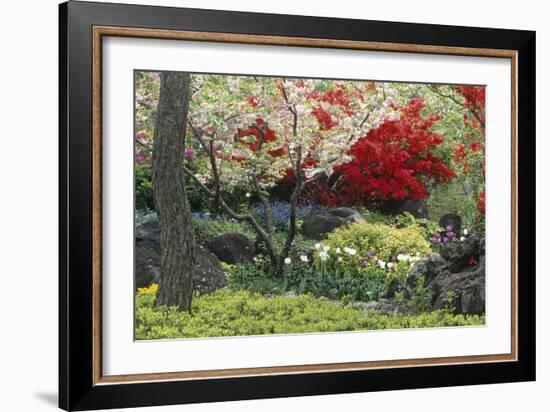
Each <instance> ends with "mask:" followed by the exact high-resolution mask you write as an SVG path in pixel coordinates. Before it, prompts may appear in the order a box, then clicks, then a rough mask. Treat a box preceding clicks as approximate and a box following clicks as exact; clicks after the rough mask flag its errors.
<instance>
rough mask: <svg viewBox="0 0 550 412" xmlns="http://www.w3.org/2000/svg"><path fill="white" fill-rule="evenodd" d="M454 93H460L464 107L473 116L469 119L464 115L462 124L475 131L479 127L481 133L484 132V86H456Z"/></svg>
mask: <svg viewBox="0 0 550 412" xmlns="http://www.w3.org/2000/svg"><path fill="white" fill-rule="evenodd" d="M456 91H457V92H458V93H460V94H461V95H462V96H463V97H464V99H465V100H466V102H465V103H464V107H465V108H466V109H468V110H470V112H471V113H472V115H473V119H469V118H468V116H467V115H464V124H466V125H467V126H469V127H470V128H471V129H473V130H475V129H478V128H479V127H481V129H482V133H484V130H485V87H484V86H457V88H456Z"/></svg>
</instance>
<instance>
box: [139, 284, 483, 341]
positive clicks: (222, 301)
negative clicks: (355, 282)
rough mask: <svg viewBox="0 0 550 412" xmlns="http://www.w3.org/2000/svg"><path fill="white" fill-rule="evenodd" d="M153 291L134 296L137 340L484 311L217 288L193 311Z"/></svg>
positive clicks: (406, 322)
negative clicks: (382, 307) (394, 308)
mask: <svg viewBox="0 0 550 412" xmlns="http://www.w3.org/2000/svg"><path fill="white" fill-rule="evenodd" d="M154 301H155V294H154V293H150V292H147V291H142V292H139V293H138V294H137V296H136V339H137V340H144V339H176V338H199V337H217V336H247V335H269V334H281V333H309V332H336V331H352V330H379V329H402V328H426V327H444V326H468V325H482V324H484V323H485V318H484V316H477V315H473V316H463V315H452V314H447V313H442V312H431V313H422V314H420V315H405V314H399V315H386V314H381V313H379V312H374V311H370V312H364V311H361V310H359V309H353V308H347V307H342V306H341V305H339V304H337V303H333V302H330V301H328V300H326V299H316V298H314V297H313V296H311V295H301V296H296V297H284V296H275V297H264V296H262V295H260V294H257V293H251V292H246V291H239V292H232V291H230V290H227V289H221V290H218V291H216V292H214V293H211V294H204V295H200V296H197V297H195V298H194V299H193V304H192V310H191V314H189V313H187V312H180V311H178V310H177V308H176V307H161V308H155V307H154Z"/></svg>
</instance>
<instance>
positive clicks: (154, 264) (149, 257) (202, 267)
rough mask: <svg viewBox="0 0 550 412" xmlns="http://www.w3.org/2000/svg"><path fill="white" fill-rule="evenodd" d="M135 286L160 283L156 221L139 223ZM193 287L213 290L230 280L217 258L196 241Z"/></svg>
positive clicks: (207, 290)
mask: <svg viewBox="0 0 550 412" xmlns="http://www.w3.org/2000/svg"><path fill="white" fill-rule="evenodd" d="M135 250H136V266H135V280H136V282H135V284H136V288H143V287H147V286H149V285H150V284H151V283H158V282H159V278H160V228H159V225H158V223H157V222H150V223H145V224H143V225H140V226H138V227H136V249H135ZM195 252H196V257H195V258H196V265H195V268H196V271H195V275H194V278H193V283H194V289H195V290H196V291H198V292H200V293H207V292H213V291H214V290H217V289H220V288H222V287H224V286H225V285H226V284H227V277H226V275H225V272H224V271H223V269H222V267H221V265H220V262H219V260H218V258H217V257H216V256H215V255H214V254H213V253H211V252H210V251H209V250H208V249H206V248H205V247H203V246H202V245H197V248H196V249H195Z"/></svg>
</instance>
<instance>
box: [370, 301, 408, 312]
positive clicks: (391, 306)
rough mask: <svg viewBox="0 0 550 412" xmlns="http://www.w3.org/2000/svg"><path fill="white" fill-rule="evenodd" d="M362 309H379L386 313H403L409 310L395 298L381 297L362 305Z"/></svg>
mask: <svg viewBox="0 0 550 412" xmlns="http://www.w3.org/2000/svg"><path fill="white" fill-rule="evenodd" d="M361 309H362V310H377V311H380V312H384V313H401V312H408V309H407V307H406V306H403V305H399V304H398V303H397V302H396V301H395V300H393V299H386V298H381V299H379V300H375V301H372V302H368V303H366V304H364V305H362V306H361Z"/></svg>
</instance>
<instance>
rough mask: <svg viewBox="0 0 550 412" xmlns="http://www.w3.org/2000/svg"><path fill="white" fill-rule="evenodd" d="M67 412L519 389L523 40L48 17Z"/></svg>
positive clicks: (527, 178) (300, 21)
mask: <svg viewBox="0 0 550 412" xmlns="http://www.w3.org/2000/svg"><path fill="white" fill-rule="evenodd" d="M59 11H60V36H59V41H60V69H59V73H60V82H59V84H60V112H59V117H60V144H59V148H60V149H59V150H60V163H59V165H60V166H59V168H60V173H59V175H60V202H59V204H60V229H59V230H60V236H59V238H60V248H59V250H60V252H59V253H60V255H59V265H60V274H59V276H60V279H59V296H60V310H59V314H60V317H59V322H60V328H59V330H60V339H59V341H60V348H59V350H60V356H59V359H60V367H59V371H60V376H59V392H60V396H59V402H60V407H61V408H63V409H65V410H90V409H103V408H117V407H118V408H120V407H133V406H150V405H163V404H177V403H192V402H216V401H224V400H238V399H255V398H270V397H289V396H305V395H318V394H334V393H350V392H360V391H380V390H394V389H404V388H427V387H440V386H452V385H472V384H486V383H499V382H518V381H528V380H534V379H535V213H534V212H535V211H534V208H535V201H534V200H535V186H534V182H535V156H534V153H535V33H534V32H530V31H516V30H505V29H488V28H471V27H454V26H439V25H426V24H410V23H393V22H379V21H365V20H352V19H332V18H318V17H305V16H290V15H270V14H257V13H242V12H227V11H214V10H199V9H183V8H168V7H149V6H135V5H121V4H107V3H86V2H73V1H70V2H68V3H63V4H61V5H60V9H59Z"/></svg>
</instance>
